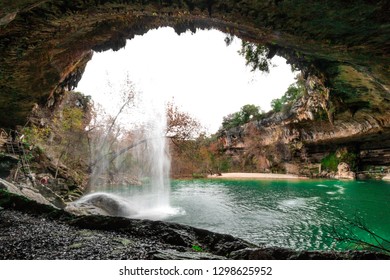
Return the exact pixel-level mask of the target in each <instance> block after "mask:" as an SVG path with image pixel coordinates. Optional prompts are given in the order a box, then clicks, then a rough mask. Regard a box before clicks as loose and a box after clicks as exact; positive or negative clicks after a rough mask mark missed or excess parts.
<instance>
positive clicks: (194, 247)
mask: <svg viewBox="0 0 390 280" xmlns="http://www.w3.org/2000/svg"><path fill="white" fill-rule="evenodd" d="M192 250H194V251H195V252H203V249H202V247H200V246H199V245H192Z"/></svg>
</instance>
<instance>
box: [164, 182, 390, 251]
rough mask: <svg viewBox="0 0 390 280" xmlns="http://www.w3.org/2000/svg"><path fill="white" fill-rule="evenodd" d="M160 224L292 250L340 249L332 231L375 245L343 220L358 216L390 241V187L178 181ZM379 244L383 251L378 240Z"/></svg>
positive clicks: (347, 246)
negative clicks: (168, 210)
mask: <svg viewBox="0 0 390 280" xmlns="http://www.w3.org/2000/svg"><path fill="white" fill-rule="evenodd" d="M170 201H171V202H170V203H171V206H173V207H176V208H179V209H181V210H183V211H180V215H172V216H170V217H168V218H167V219H166V220H168V221H172V222H177V223H181V224H187V225H191V226H195V227H199V228H204V229H208V230H212V231H216V232H220V233H227V234H231V235H233V236H236V237H239V238H242V239H245V240H247V241H250V242H252V243H256V244H260V243H265V244H267V245H268V246H273V245H274V246H282V247H288V248H293V249H311V250H330V249H331V250H334V249H336V250H346V249H354V248H356V245H355V244H351V243H350V242H342V241H339V240H337V236H338V235H337V234H336V232H337V233H340V234H342V235H345V236H346V237H348V235H350V236H353V235H356V236H357V237H358V238H360V239H361V240H364V241H367V242H373V243H376V241H375V238H373V237H372V236H371V235H369V234H368V233H367V232H365V231H362V230H359V229H358V228H356V227H353V226H350V225H348V223H347V222H346V221H345V220H352V221H353V220H355V219H356V217H358V218H359V219H360V220H361V221H363V222H364V224H365V225H366V226H367V227H368V228H369V229H370V230H372V231H373V232H374V233H375V234H377V235H379V236H381V237H384V238H386V239H387V240H390V183H388V182H382V181H329V180H328V181H325V180H324V181H322V180H321V181H320V180H315V181H313V180H307V181H306V180H305V181H249V180H189V181H188V180H178V181H173V182H172V188H171V194H170ZM379 243H381V244H382V245H384V246H386V247H389V245H390V244H388V243H386V242H385V241H383V240H379Z"/></svg>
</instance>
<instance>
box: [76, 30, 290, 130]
mask: <svg viewBox="0 0 390 280" xmlns="http://www.w3.org/2000/svg"><path fill="white" fill-rule="evenodd" d="M224 38H225V34H224V33H222V32H219V31H216V30H209V31H197V32H196V33H195V34H191V32H187V33H184V34H181V35H180V36H179V35H177V34H176V33H175V32H174V31H173V29H172V28H159V29H157V30H151V31H149V32H148V33H147V34H145V35H143V36H136V37H135V38H134V39H132V40H130V41H128V42H127V45H126V47H125V48H123V49H121V50H119V51H117V52H113V51H107V52H104V53H95V54H94V56H93V59H92V60H91V61H90V62H89V63H88V65H87V68H86V71H85V73H84V75H83V78H82V80H81V81H80V83H79V86H78V88H77V89H76V90H77V91H81V92H83V93H84V94H86V95H91V96H92V98H93V99H94V100H95V101H97V102H99V103H102V104H103V105H105V106H107V105H110V104H114V103H115V102H114V100H113V99H112V98H113V97H112V96H111V95H108V94H107V91H108V89H107V85H108V83H110V84H111V85H114V87H113V88H115V89H116V88H119V87H117V86H116V85H119V84H122V83H123V82H124V81H125V80H126V79H127V77H128V78H129V79H130V80H131V81H132V82H133V83H134V85H135V88H136V90H137V92H139V94H140V95H143V96H148V97H150V96H153V98H154V99H156V100H160V101H161V102H162V103H164V102H166V101H170V100H172V98H173V99H174V103H175V104H176V105H178V106H179V107H180V108H181V109H182V110H183V111H186V112H189V113H190V114H191V115H192V116H194V117H195V118H197V119H198V120H199V121H200V122H201V123H202V124H203V125H204V126H205V127H206V128H207V130H208V132H209V133H214V132H216V131H217V130H218V128H219V127H220V125H221V123H222V118H223V117H224V116H226V115H228V114H229V113H233V112H236V111H239V110H240V108H241V107H242V106H243V105H245V104H255V105H256V106H260V107H261V108H262V109H263V110H265V111H268V110H269V109H270V108H271V107H270V103H271V100H272V99H274V98H278V97H280V96H281V95H282V94H283V93H284V92H285V91H286V89H287V87H288V86H289V85H290V84H291V83H293V82H294V77H295V74H294V73H292V72H291V69H290V66H289V65H287V64H286V62H285V60H284V59H283V58H280V57H275V58H274V59H273V63H274V64H275V65H276V67H274V68H272V69H271V72H270V73H269V74H263V73H260V72H258V71H256V72H251V71H250V70H251V68H250V67H249V66H246V65H245V60H244V57H242V56H240V55H239V54H238V50H239V49H240V47H241V41H240V40H239V39H237V38H235V39H234V41H233V43H232V44H231V45H230V46H228V47H227V46H226V44H225V42H224ZM162 103H161V104H162Z"/></svg>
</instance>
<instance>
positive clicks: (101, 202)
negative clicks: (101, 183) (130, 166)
mask: <svg viewBox="0 0 390 280" xmlns="http://www.w3.org/2000/svg"><path fill="white" fill-rule="evenodd" d="M129 204H130V203H129V202H128V201H126V200H125V199H124V198H122V197H119V196H116V195H114V194H109V193H92V194H88V195H86V196H84V197H82V198H81V199H79V200H77V201H75V202H72V203H70V204H69V205H68V206H67V207H66V208H65V210H66V211H68V212H70V213H72V214H75V215H104V216H120V217H130V216H133V215H135V214H137V211H136V210H134V209H132V208H131V207H130V205H129Z"/></svg>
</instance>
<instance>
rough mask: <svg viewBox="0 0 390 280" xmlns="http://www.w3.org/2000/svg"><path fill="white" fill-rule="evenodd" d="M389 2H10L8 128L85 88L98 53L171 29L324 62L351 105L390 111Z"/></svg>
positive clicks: (3, 118)
mask: <svg viewBox="0 0 390 280" xmlns="http://www.w3.org/2000/svg"><path fill="white" fill-rule="evenodd" d="M8 2H12V3H8ZM385 2H386V1H379V3H372V1H357V2H356V3H355V2H354V3H340V1H336V0H334V1H315V3H313V1H309V0H304V1H302V0H290V1H280V0H279V1H244V0H243V1H218V0H199V1H197V0H184V1H182V0H177V1H175V0H171V1H161V0H160V1H146V0H145V1H135V0H134V1H123V0H122V1H119V0H111V1H110V0H105V1H103V0H93V1H92V0H76V1H65V0H63V1H49V0H46V1H45V0H43V1H42V0H40V1H38V0H35V1H34V0H19V1H5V2H3V3H1V4H0V91H1V95H0V127H13V126H15V125H17V124H19V125H20V124H24V123H25V121H26V118H27V115H28V114H29V112H30V111H31V109H32V108H33V106H34V104H36V103H37V104H45V103H46V102H47V101H48V100H49V99H50V98H51V97H53V95H55V94H56V92H58V90H60V89H61V88H63V87H66V86H69V81H73V82H74V80H76V82H77V79H79V78H80V77H81V75H82V72H83V71H84V68H85V65H86V63H87V62H88V61H89V60H90V59H91V57H92V52H93V51H97V52H101V51H106V50H109V49H113V50H114V51H115V50H118V49H120V48H122V47H124V46H125V44H126V40H128V39H131V38H133V37H134V36H136V35H142V34H144V33H146V32H147V31H148V30H151V29H155V28H159V27H165V26H170V27H173V28H174V29H175V31H176V32H177V33H178V34H180V33H182V32H185V31H186V30H191V31H193V32H195V31H196V29H211V28H213V29H218V30H220V31H223V32H225V33H227V34H230V35H234V36H237V37H240V38H241V39H243V40H245V41H250V42H253V43H257V44H268V45H269V46H274V47H275V48H277V49H280V50H283V52H282V53H284V54H288V56H289V58H290V59H291V58H292V59H295V60H296V59H302V60H304V62H305V65H308V64H309V65H315V66H316V68H317V69H318V70H319V71H321V72H322V74H323V75H324V77H326V78H327V81H326V82H327V84H328V85H329V87H331V88H332V90H333V91H334V92H335V93H336V94H341V95H346V96H347V97H346V98H344V100H351V102H352V101H356V102H357V103H356V104H360V103H359V102H360V101H361V100H363V101H364V100H366V99H370V100H374V102H373V104H374V105H373V106H372V109H373V110H378V108H377V107H381V108H380V110H387V109H389V108H387V103H388V102H384V101H386V100H387V101H388V98H389V97H388V96H389V88H390V86H389V85H390V82H389V80H390V78H389V76H390V75H388V73H389V67H390V66H389V65H390V55H389V52H388V42H389V34H390V30H389V29H390V27H389V24H388V23H389V22H388V19H387V17H386V13H385V11H386V9H388V4H386V3H385ZM386 5H387V6H386ZM156 47H158V46H156ZM294 54H295V55H294ZM188 55H191V50H189V53H188ZM72 75H73V76H72ZM75 75H76V76H75ZM354 94H355V96H354ZM386 98H387V99H386ZM344 100H343V101H344ZM370 102H371V101H370ZM362 104H363V103H362ZM384 104H385V105H384Z"/></svg>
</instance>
